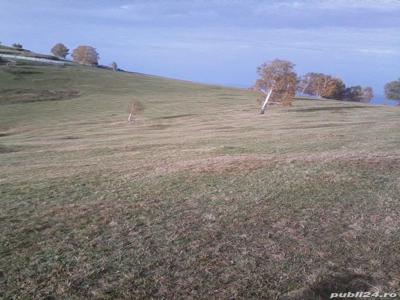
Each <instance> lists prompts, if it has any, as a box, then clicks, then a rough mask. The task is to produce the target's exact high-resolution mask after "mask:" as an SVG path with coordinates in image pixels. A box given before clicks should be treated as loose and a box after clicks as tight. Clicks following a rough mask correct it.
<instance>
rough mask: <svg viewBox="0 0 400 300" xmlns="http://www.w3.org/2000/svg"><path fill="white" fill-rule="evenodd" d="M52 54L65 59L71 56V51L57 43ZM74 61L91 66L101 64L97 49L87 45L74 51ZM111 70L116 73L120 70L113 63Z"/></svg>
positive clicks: (52, 49)
mask: <svg viewBox="0 0 400 300" xmlns="http://www.w3.org/2000/svg"><path fill="white" fill-rule="evenodd" d="M51 53H52V54H53V55H54V56H56V57H58V58H61V59H65V58H66V57H67V55H68V54H69V49H68V48H67V47H66V46H65V45H64V44H62V43H57V44H55V45H54V46H53V48H51ZM71 56H72V61H74V62H76V63H79V64H83V65H89V66H97V65H98V64H99V58H100V56H99V53H98V52H97V50H96V48H94V47H92V46H87V45H81V46H78V47H77V48H76V49H74V50H73V51H72V54H71ZM111 68H112V69H113V70H114V71H117V70H118V65H117V63H116V62H112V63H111Z"/></svg>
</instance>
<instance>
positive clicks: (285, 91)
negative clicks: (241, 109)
mask: <svg viewBox="0 0 400 300" xmlns="http://www.w3.org/2000/svg"><path fill="white" fill-rule="evenodd" d="M294 66H295V65H294V64H293V63H292V62H290V61H286V60H280V59H275V60H274V61H272V62H269V63H264V64H262V65H261V66H260V67H259V68H258V69H257V72H258V74H259V75H260V78H259V79H258V80H257V81H256V85H255V89H256V90H258V91H261V92H263V93H264V94H266V98H265V101H264V103H263V105H262V107H261V111H260V113H261V114H264V113H265V110H266V108H267V103H268V102H272V103H279V104H282V105H284V106H290V105H292V101H293V97H294V95H295V93H296V85H297V75H296V73H295V72H294Z"/></svg>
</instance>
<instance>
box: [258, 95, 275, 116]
mask: <svg viewBox="0 0 400 300" xmlns="http://www.w3.org/2000/svg"><path fill="white" fill-rule="evenodd" d="M271 94H272V89H270V90H269V92H268V94H267V97H265V100H264V103H263V105H262V107H261V111H260V113H261V114H262V115H263V114H264V113H265V111H266V110H267V103H268V100H269V98H270V97H271Z"/></svg>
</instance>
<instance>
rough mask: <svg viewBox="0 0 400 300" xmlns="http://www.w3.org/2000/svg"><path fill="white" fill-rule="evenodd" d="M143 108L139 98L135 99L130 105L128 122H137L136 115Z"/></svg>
mask: <svg viewBox="0 0 400 300" xmlns="http://www.w3.org/2000/svg"><path fill="white" fill-rule="evenodd" d="M143 110H144V106H143V104H142V103H141V102H140V101H138V100H133V101H132V102H131V104H130V105H129V116H128V123H135V116H136V115H137V114H138V113H140V112H142V111H143Z"/></svg>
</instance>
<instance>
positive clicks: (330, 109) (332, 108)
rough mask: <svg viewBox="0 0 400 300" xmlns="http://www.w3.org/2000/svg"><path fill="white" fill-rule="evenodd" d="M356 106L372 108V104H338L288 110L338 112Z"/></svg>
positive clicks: (355, 107)
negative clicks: (338, 105) (335, 105)
mask: <svg viewBox="0 0 400 300" xmlns="http://www.w3.org/2000/svg"><path fill="white" fill-rule="evenodd" d="M357 108H360V109H361V108H363V109H370V108H374V107H373V106H364V105H354V106H340V107H326V106H322V107H310V108H295V109H291V110H290V112H314V111H332V112H338V111H346V110H348V109H357Z"/></svg>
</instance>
